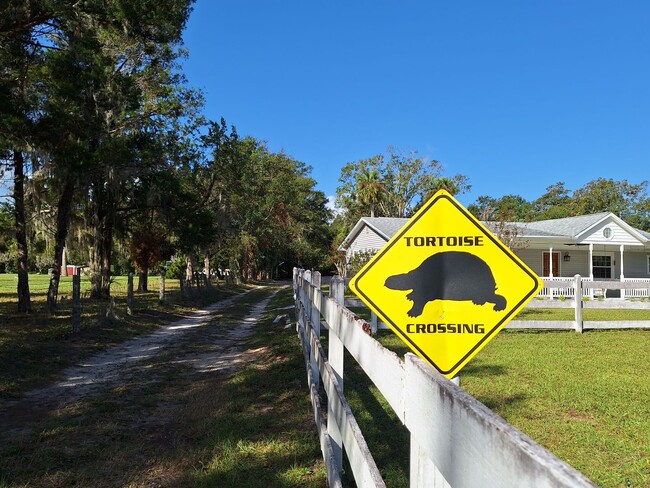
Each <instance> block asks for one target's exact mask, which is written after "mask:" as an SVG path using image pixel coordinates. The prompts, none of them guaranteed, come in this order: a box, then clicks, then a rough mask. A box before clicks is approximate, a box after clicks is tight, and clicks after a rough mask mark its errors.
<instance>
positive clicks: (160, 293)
mask: <svg viewBox="0 0 650 488" xmlns="http://www.w3.org/2000/svg"><path fill="white" fill-rule="evenodd" d="M158 300H160V301H161V302H164V301H165V272H164V271H162V272H161V273H160V282H159V283H158Z"/></svg>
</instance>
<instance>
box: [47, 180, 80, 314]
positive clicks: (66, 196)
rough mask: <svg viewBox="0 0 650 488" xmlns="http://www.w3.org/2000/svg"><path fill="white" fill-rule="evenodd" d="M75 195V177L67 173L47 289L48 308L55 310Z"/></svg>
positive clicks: (60, 203)
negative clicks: (52, 264)
mask: <svg viewBox="0 0 650 488" xmlns="http://www.w3.org/2000/svg"><path fill="white" fill-rule="evenodd" d="M73 196H74V177H73V176H72V175H66V181H65V183H64V185H63V190H62V192H61V196H60V198H59V202H58V205H57V215H56V233H55V236H54V270H53V271H52V276H51V277H50V286H49V288H48V290H47V308H48V310H49V311H50V313H51V312H54V310H55V309H56V306H57V302H58V298H59V282H60V281H61V265H62V263H63V248H64V247H65V239H66V237H67V236H68V228H69V226H70V211H71V209H72V197H73Z"/></svg>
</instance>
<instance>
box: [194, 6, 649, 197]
mask: <svg viewBox="0 0 650 488" xmlns="http://www.w3.org/2000/svg"><path fill="white" fill-rule="evenodd" d="M649 22H650V2H646V1H626V2H611V1H607V2H605V1H598V0H589V1H587V0H562V1H559V0H557V1H547V2H532V1H521V0H517V1H515V0H512V1H499V0H494V1H490V2H485V1H479V0H474V1H472V0H467V1H464V2H451V1H444V2H443V1H410V2H397V1H384V0H376V1H372V2H371V1H355V0H349V1H346V2H342V1H336V0H334V1H330V2H313V1H294V0H289V1H279V2H269V1H262V0H256V1H253V0H248V1H247V0H242V1H235V2H233V1H229V2H223V1H214V0H198V1H197V2H196V4H195V8H194V12H193V13H192V16H191V18H190V22H189V25H188V28H187V30H186V32H185V35H184V39H185V46H186V47H187V48H188V49H189V52H190V55H189V58H188V59H187V60H186V61H185V62H184V67H185V72H186V75H187V76H188V79H189V82H190V84H191V85H193V86H196V87H199V88H202V89H203V90H204V91H205V94H206V99H207V105H206V115H207V116H208V117H210V118H212V119H215V120H218V119H219V118H220V117H225V119H226V121H227V122H228V124H233V125H235V126H236V127H237V130H238V132H239V133H240V134H243V135H252V136H254V137H256V138H258V139H261V140H265V141H267V142H268V145H269V147H270V149H271V150H273V151H279V150H284V151H285V152H286V153H287V154H289V155H291V156H293V157H294V158H296V159H298V160H300V161H303V162H305V163H307V164H309V165H311V166H312V167H313V170H312V173H311V174H312V177H313V178H314V179H315V180H316V181H317V188H318V189H319V190H322V191H323V192H325V193H326V194H327V195H332V194H334V192H335V190H336V187H337V184H338V181H337V180H338V177H339V173H340V169H341V167H342V166H343V165H345V164H346V163H347V162H350V161H354V160H358V159H363V158H368V157H370V156H373V155H375V154H378V153H381V152H384V151H385V149H386V147H387V146H389V145H390V146H395V147H397V148H399V149H402V150H405V151H411V150H415V151H418V152H419V153H420V154H421V155H425V156H428V157H430V158H432V159H436V160H439V161H440V162H441V163H442V164H443V165H444V168H445V174H447V175H453V174H456V173H461V174H464V175H466V176H468V177H469V179H470V183H471V184H472V191H471V192H470V193H469V194H466V195H462V196H460V197H459V199H460V201H461V202H462V203H464V204H465V205H468V204H470V203H472V202H473V201H475V200H476V198H477V197H478V196H479V195H490V196H494V197H499V196H502V195H505V194H511V193H514V194H519V195H521V196H523V197H524V198H526V199H529V200H530V199H535V198H537V197H539V196H540V195H542V194H543V193H544V191H545V189H546V187H548V186H549V185H552V184H554V183H556V182H558V181H563V182H564V183H565V184H566V186H567V188H569V189H571V190H575V189H577V188H579V187H581V186H583V185H584V184H585V183H587V182H588V181H590V180H593V179H595V178H598V177H604V178H614V179H617V180H622V179H627V180H629V181H630V182H632V183H639V182H641V181H643V180H645V179H647V178H648V173H649V172H648V161H650V137H649V136H650V116H649V114H650V62H649V61H650V59H649V58H650V29H648V27H647V25H648V23H649Z"/></svg>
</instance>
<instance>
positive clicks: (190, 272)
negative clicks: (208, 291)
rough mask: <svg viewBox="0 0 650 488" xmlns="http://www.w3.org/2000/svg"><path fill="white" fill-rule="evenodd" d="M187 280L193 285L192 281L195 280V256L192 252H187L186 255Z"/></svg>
mask: <svg viewBox="0 0 650 488" xmlns="http://www.w3.org/2000/svg"><path fill="white" fill-rule="evenodd" d="M185 264H186V266H187V267H186V268H185V282H186V283H189V285H190V286H191V285H192V281H193V280H194V256H192V255H191V254H186V255H185Z"/></svg>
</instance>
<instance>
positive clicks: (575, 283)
mask: <svg viewBox="0 0 650 488" xmlns="http://www.w3.org/2000/svg"><path fill="white" fill-rule="evenodd" d="M543 281H544V290H546V291H547V292H548V293H549V294H550V295H551V296H555V298H554V299H549V298H542V299H539V300H533V301H531V302H530V303H529V304H528V305H527V307H528V308H570V309H573V320H512V321H510V322H509V323H508V325H506V329H551V330H553V329H554V330H575V331H576V332H578V333H582V332H583V331H584V330H589V329H650V320H584V319H583V316H582V311H583V310H584V309H619V310H620V309H631V310H638V309H642V310H648V317H649V318H650V301H648V300H646V299H640V298H636V299H632V300H629V299H625V300H624V299H621V298H605V297H604V296H603V295H605V296H606V295H607V291H608V290H622V291H623V290H633V289H634V287H635V286H637V287H638V286H639V285H638V283H636V282H634V281H623V282H621V281H593V280H588V279H584V278H582V277H581V276H580V275H576V276H575V277H574V278H572V279H571V281H570V282H569V281H567V280H566V279H563V280H558V279H554V278H543ZM595 289H596V290H599V292H600V293H601V296H600V297H599V298H596V299H593V298H591V296H592V295H593V291H594V290H595ZM345 305H346V306H348V307H363V308H365V304H364V303H363V302H362V301H361V300H359V299H356V298H348V299H346V300H345ZM370 328H371V331H372V333H373V334H374V333H376V332H377V329H388V328H389V327H388V326H387V325H386V324H384V323H382V322H380V321H379V320H378V319H377V316H376V315H375V314H374V312H370Z"/></svg>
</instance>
